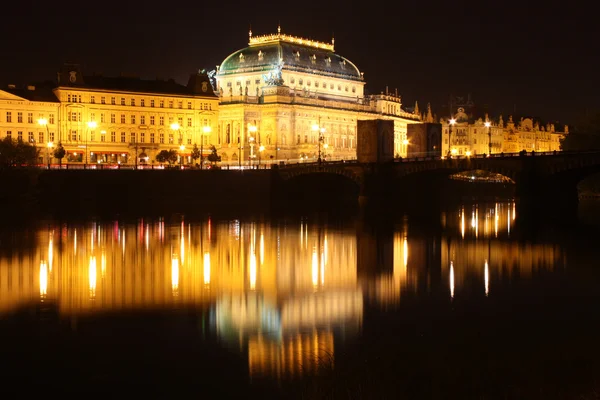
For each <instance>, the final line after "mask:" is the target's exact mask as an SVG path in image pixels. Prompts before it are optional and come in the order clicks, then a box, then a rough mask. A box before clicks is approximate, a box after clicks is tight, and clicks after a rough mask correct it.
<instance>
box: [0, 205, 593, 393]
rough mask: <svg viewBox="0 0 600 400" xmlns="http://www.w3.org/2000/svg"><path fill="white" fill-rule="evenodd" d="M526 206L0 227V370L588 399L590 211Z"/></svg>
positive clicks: (173, 386)
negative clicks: (537, 219)
mask: <svg viewBox="0 0 600 400" xmlns="http://www.w3.org/2000/svg"><path fill="white" fill-rule="evenodd" d="M590 209H594V207H593V206H592V207H591V208H590ZM590 215H591V214H590ZM519 217H520V216H519V215H516V209H515V206H514V204H513V203H511V202H509V201H507V202H500V203H492V204H474V205H473V204H469V205H466V204H465V205H459V206H455V207H454V206H453V207H448V209H447V210H446V211H444V212H441V213H440V215H439V218H437V216H436V218H434V219H433V220H434V222H433V223H432V222H431V219H429V220H428V221H429V222H427V223H425V222H423V220H420V219H413V218H411V217H410V216H407V217H405V218H401V219H400V220H398V221H395V222H394V221H388V222H387V223H381V222H378V223H377V224H368V223H365V222H360V221H356V220H352V219H345V220H342V221H341V222H340V221H339V220H338V221H331V220H326V219H325V218H324V217H323V216H321V217H318V218H317V217H310V218H296V217H294V218H288V219H280V220H268V221H264V220H263V221H261V220H226V221H222V220H210V219H208V220H202V221H188V220H186V219H185V218H183V217H178V218H169V219H168V220H164V219H152V220H146V219H138V220H130V221H128V220H115V221H83V222H60V221H51V222H45V223H40V224H37V225H35V226H33V227H31V226H29V227H22V228H18V229H4V230H3V231H1V232H0V362H1V363H2V366H3V368H2V373H1V374H0V388H1V389H2V391H3V393H15V394H17V395H18V396H19V397H25V396H26V395H28V394H30V393H33V392H35V393H44V394H45V395H61V394H73V395H77V396H86V397H88V396H90V395H92V397H96V396H100V395H102V396H107V397H108V396H110V397H121V396H125V395H127V396H145V397H146V396H148V395H149V396H150V397H151V398H154V397H161V398H162V397H164V398H170V397H171V396H174V395H176V394H187V395H192V396H195V397H198V398H253V397H254V398H305V399H310V398H344V399H346V398H347V399H386V398H407V399H430V398H433V399H444V398H460V399H471V398H472V399H555V398H556V399H567V398H569V399H570V398H573V399H596V398H598V395H599V393H600V345H599V337H600V329H599V328H600V319H599V312H598V310H599V306H600V290H599V286H598V285H599V283H600V269H599V266H598V257H599V256H600V246H599V244H600V242H599V240H598V239H599V238H600V230H598V229H597V225H595V223H596V221H597V220H598V219H596V218H589V221H590V222H591V223H590V224H588V225H582V224H575V225H570V226H567V227H561V228H557V227H554V228H552V227H544V228H543V229H541V228H540V229H523V228H521V227H519V224H518V222H519ZM585 219H586V218H584V220H585ZM529 228H531V227H529Z"/></svg>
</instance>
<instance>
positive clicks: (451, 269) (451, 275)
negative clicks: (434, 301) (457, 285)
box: [450, 261, 454, 299]
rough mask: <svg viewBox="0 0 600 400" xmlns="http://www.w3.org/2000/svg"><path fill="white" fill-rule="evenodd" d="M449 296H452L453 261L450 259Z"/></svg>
mask: <svg viewBox="0 0 600 400" xmlns="http://www.w3.org/2000/svg"><path fill="white" fill-rule="evenodd" d="M450 298H452V299H453V298H454V263H453V262H452V261H450Z"/></svg>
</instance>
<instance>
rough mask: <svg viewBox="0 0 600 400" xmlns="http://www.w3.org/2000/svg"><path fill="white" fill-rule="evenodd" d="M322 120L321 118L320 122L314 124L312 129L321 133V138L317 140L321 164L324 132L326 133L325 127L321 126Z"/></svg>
mask: <svg viewBox="0 0 600 400" xmlns="http://www.w3.org/2000/svg"><path fill="white" fill-rule="evenodd" d="M320 123H321V120H319V124H314V125H313V126H312V130H313V131H314V132H318V133H319V138H318V140H317V145H318V153H319V155H318V157H317V162H318V163H319V164H321V142H322V141H323V134H324V133H325V128H323V127H321V126H320Z"/></svg>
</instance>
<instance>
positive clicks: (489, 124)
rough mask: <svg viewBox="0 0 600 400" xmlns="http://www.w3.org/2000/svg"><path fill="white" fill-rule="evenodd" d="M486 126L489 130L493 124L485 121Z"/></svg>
mask: <svg viewBox="0 0 600 400" xmlns="http://www.w3.org/2000/svg"><path fill="white" fill-rule="evenodd" d="M484 125H485V127H486V128H489V127H490V126H492V124H491V123H490V121H485V124H484Z"/></svg>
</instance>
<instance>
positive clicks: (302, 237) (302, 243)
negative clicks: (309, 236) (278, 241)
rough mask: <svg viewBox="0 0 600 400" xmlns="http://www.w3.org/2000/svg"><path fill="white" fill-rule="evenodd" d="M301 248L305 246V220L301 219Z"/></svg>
mask: <svg viewBox="0 0 600 400" xmlns="http://www.w3.org/2000/svg"><path fill="white" fill-rule="evenodd" d="M300 248H301V249H303V248H304V222H302V221H300Z"/></svg>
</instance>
